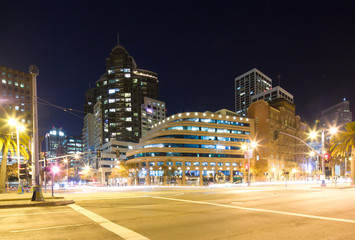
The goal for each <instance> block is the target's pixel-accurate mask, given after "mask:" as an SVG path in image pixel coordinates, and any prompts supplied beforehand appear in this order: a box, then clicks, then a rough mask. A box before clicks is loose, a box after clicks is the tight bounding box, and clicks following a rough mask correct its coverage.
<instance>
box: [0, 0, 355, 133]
mask: <svg viewBox="0 0 355 240" xmlns="http://www.w3.org/2000/svg"><path fill="white" fill-rule="evenodd" d="M100 4H101V5H97V4H95V2H93V1H89V2H88V3H87V4H86V5H83V6H81V4H80V3H61V5H59V6H55V7H56V8H55V9H56V10H54V6H52V5H51V4H50V3H45V2H39V3H34V4H32V3H31V4H30V3H26V2H23V3H22V4H21V6H20V7H18V6H16V3H7V4H5V8H6V9H8V10H13V11H16V12H17V13H18V14H15V15H14V16H12V15H11V11H7V13H4V14H3V15H2V16H0V20H1V21H0V22H1V26H2V29H4V33H5V35H4V37H3V38H1V39H0V53H1V55H0V65H3V66H5V67H8V68H13V69H16V70H19V71H24V72H26V71H28V67H29V65H31V64H35V65H37V66H38V67H39V71H40V74H39V76H38V96H39V97H40V98H42V99H45V100H46V101H49V102H51V103H54V104H56V105H59V106H63V107H69V108H73V109H76V110H80V111H83V106H84V103H85V97H84V94H85V92H86V90H87V89H88V88H89V85H91V86H94V84H95V82H96V81H97V80H98V79H99V78H100V76H101V75H102V74H103V73H104V71H105V59H106V58H108V57H109V53H110V51H111V50H112V48H113V47H114V46H115V45H116V43H117V38H116V34H117V33H119V34H120V44H121V45H122V46H124V47H125V48H126V49H127V51H128V52H129V53H130V54H131V55H132V56H133V57H134V58H135V60H136V61H137V63H138V67H139V68H143V69H149V70H151V71H154V72H156V73H158V77H159V86H160V87H159V88H160V90H159V92H160V96H159V97H160V98H159V99H160V100H161V101H164V102H165V103H166V106H167V110H168V111H167V116H169V115H172V114H175V113H178V112H187V111H199V112H203V111H216V110H219V109H222V108H227V109H229V110H232V111H234V110H235V109H234V103H235V102H234V97H235V96H234V90H233V89H234V82H235V78H236V77H237V76H239V75H241V74H244V73H245V72H247V71H249V70H251V69H253V68H257V69H258V70H260V71H262V72H263V73H265V74H266V75H267V76H268V77H270V78H271V79H272V80H273V87H275V86H277V85H279V82H280V86H281V87H282V88H284V89H285V90H286V91H288V92H289V93H290V94H292V95H293V96H294V101H295V104H296V113H297V114H299V115H300V116H301V118H302V120H304V121H307V122H308V123H309V124H312V121H313V120H315V119H316V118H317V117H318V116H319V115H320V112H321V111H322V110H324V109H326V108H329V107H331V106H333V105H335V104H337V103H339V102H341V101H342V99H343V98H346V99H347V100H348V101H349V102H350V107H351V111H352V112H355V110H354V107H355V104H354V102H355V98H354V94H353V93H352V87H353V86H354V83H353V82H354V81H353V74H352V71H351V67H352V66H353V65H354V58H353V57H352V56H354V55H355V47H354V44H353V43H354V42H355V41H354V40H355V36H354V32H353V31H352V30H351V29H352V28H351V26H352V25H353V24H354V16H353V14H352V13H353V11H352V10H354V3H351V2H346V1H343V2H337V3H335V2H331V1H325V2H320V3H318V4H316V3H312V4H307V8H303V6H302V4H301V3H298V4H297V3H293V5H292V4H291V5H289V6H286V5H282V4H280V5H278V4H276V3H272V4H266V3H263V2H259V3H255V5H253V4H247V3H243V4H242V5H241V4H238V3H232V2H225V3H216V2H209V3H205V4H202V2H199V1H194V2H181V3H180V2H179V3H173V4H167V3H164V4H163V3H162V2H154V3H149V4H148V3H142V4H140V5H141V7H136V5H135V4H134V3H124V4H121V5H118V4H114V2H105V3H100ZM15 6H16V7H15ZM110 7H111V8H110ZM250 7H253V11H251V10H250V11H248V9H250ZM109 8H110V9H109ZM132 9H135V12H132V11H131V10H132ZM182 13H184V14H182ZM31 14H32V15H31ZM130 14H131V15H130ZM63 16H65V18H64V17H63ZM131 18H132V19H133V20H134V21H131V20H130V19H131ZM278 76H281V77H280V79H279V78H278ZM39 115H40V116H39V127H40V133H41V134H42V135H43V133H45V132H46V131H48V130H49V129H50V128H51V126H56V127H63V129H65V130H66V131H67V132H68V134H70V135H75V134H77V135H79V134H80V133H81V130H82V126H83V120H82V119H81V118H79V117H75V116H72V115H70V114H68V113H66V112H63V111H62V110H58V109H56V108H53V107H48V106H45V105H40V106H39ZM82 117H84V116H83V115H82Z"/></svg>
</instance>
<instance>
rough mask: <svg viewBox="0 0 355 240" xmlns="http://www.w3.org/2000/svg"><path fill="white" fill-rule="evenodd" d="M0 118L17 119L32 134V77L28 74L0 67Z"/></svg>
mask: <svg viewBox="0 0 355 240" xmlns="http://www.w3.org/2000/svg"><path fill="white" fill-rule="evenodd" d="M0 79H1V87H0V91H1V100H0V116H1V118H3V119H7V118H9V117H15V118H17V119H18V120H19V121H20V122H21V123H22V124H24V125H26V128H27V129H28V131H29V132H32V104H31V102H32V77H31V74H30V73H25V72H21V71H18V70H15V69H12V68H7V67H4V66H0Z"/></svg>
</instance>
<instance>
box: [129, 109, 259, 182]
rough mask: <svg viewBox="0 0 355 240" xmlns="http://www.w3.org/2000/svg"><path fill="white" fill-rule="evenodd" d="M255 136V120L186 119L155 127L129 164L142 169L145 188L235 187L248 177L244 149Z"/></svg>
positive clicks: (202, 115) (178, 117)
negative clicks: (214, 184)
mask: <svg viewBox="0 0 355 240" xmlns="http://www.w3.org/2000/svg"><path fill="white" fill-rule="evenodd" d="M254 136H255V132H254V120H252V119H248V118H241V117H237V116H229V115H222V114H217V113H211V112H205V113H202V112H187V113H180V114H176V115H172V116H170V117H168V118H167V119H166V120H163V121H161V122H159V123H158V124H155V125H154V128H153V129H152V130H151V131H150V132H149V133H148V134H147V136H145V137H144V138H142V139H141V141H140V142H139V144H137V145H136V146H135V147H134V150H132V151H129V152H127V163H130V164H137V169H139V174H138V176H139V183H140V184H148V185H149V184H164V185H165V184H169V183H177V184H181V185H204V184H208V183H209V182H229V181H231V182H232V181H234V180H235V179H236V178H237V177H239V178H240V176H242V175H243V169H244V166H245V164H246V159H245V158H244V152H243V150H242V145H243V144H248V143H249V142H250V140H251V139H253V138H254ZM254 165H255V159H252V162H251V166H254Z"/></svg>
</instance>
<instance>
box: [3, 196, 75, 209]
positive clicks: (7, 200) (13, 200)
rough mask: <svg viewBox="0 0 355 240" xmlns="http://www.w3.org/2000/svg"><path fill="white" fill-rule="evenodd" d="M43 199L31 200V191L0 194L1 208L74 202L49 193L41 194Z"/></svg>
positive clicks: (58, 204)
mask: <svg viewBox="0 0 355 240" xmlns="http://www.w3.org/2000/svg"><path fill="white" fill-rule="evenodd" d="M43 197H44V201H40V202H32V201H31V198H32V193H23V194H17V193H16V192H7V193H2V194H0V209H1V208H20V207H43V206H60V205H67V204H71V203H74V201H73V200H67V199H65V198H64V197H59V196H58V197H56V196H54V197H52V195H51V194H48V193H47V194H45V193H44V194H43Z"/></svg>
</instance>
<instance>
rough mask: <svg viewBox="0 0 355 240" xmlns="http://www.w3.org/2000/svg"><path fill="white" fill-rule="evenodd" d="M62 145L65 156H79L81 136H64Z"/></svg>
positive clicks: (81, 147) (81, 149)
mask: <svg viewBox="0 0 355 240" xmlns="http://www.w3.org/2000/svg"><path fill="white" fill-rule="evenodd" d="M63 145H64V149H65V154H80V153H82V152H83V140H82V138H81V136H66V138H65V141H64V143H63Z"/></svg>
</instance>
